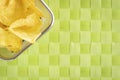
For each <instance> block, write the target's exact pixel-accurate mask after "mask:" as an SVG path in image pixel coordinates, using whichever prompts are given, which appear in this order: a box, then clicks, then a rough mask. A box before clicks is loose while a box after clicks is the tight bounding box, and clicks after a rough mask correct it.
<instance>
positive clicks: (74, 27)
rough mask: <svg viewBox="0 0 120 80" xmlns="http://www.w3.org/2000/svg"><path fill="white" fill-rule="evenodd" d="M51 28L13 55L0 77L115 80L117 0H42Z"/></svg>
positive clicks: (119, 42) (119, 25)
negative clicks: (52, 17)
mask: <svg viewBox="0 0 120 80" xmlns="http://www.w3.org/2000/svg"><path fill="white" fill-rule="evenodd" d="M45 2H46V3H47V4H48V5H49V6H50V8H51V9H52V11H53V13H54V15H55V23H54V25H53V27H52V28H51V30H50V31H49V32H48V33H47V34H45V35H44V36H43V37H42V38H41V39H40V40H39V41H38V42H36V43H35V44H34V45H32V46H31V47H30V48H29V49H27V50H26V51H25V52H24V53H23V54H21V55H20V56H19V57H18V58H17V59H15V60H13V61H3V60H0V80H120V0H45Z"/></svg>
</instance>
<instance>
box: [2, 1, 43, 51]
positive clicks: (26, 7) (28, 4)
mask: <svg viewBox="0 0 120 80" xmlns="http://www.w3.org/2000/svg"><path fill="white" fill-rule="evenodd" d="M41 17H43V14H42V13H41V12H40V10H39V9H38V8H37V7H36V6H35V3H34V0H1V1H0V47H2V48H7V49H8V50H10V51H11V52H14V53H16V52H19V51H20V50H21V48H22V42H23V40H25V41H28V42H30V43H33V42H34V41H35V40H36V39H37V37H38V36H39V34H40V29H41V26H42V20H41V19H40V18H41Z"/></svg>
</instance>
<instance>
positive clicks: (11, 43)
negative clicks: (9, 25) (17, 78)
mask: <svg viewBox="0 0 120 80" xmlns="http://www.w3.org/2000/svg"><path fill="white" fill-rule="evenodd" d="M0 47H2V48H4V47H6V48H7V49H8V50H10V51H11V52H14V53H15V52H18V51H20V50H21V48H22V39H20V38H19V37H17V36H16V35H14V34H13V33H11V32H9V31H8V30H4V29H2V28H0Z"/></svg>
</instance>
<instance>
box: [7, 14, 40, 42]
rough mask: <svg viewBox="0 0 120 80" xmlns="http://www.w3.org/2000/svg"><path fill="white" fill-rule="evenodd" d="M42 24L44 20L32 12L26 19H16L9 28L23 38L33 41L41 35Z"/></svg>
mask: <svg viewBox="0 0 120 80" xmlns="http://www.w3.org/2000/svg"><path fill="white" fill-rule="evenodd" d="M41 25H42V22H41V21H40V18H39V16H38V15H36V14H31V15H29V16H27V17H26V18H25V19H19V20H17V21H15V22H14V23H13V24H12V25H11V26H10V27H9V30H10V31H11V32H12V33H13V34H15V35H17V36H18V37H20V38H22V39H23V40H26V41H28V42H30V43H33V42H34V41H35V40H36V38H37V37H38V36H39V35H40V29H41Z"/></svg>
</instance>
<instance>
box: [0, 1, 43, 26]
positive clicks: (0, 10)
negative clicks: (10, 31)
mask: <svg viewBox="0 0 120 80" xmlns="http://www.w3.org/2000/svg"><path fill="white" fill-rule="evenodd" d="M31 13H38V14H40V15H42V13H41V12H40V10H39V9H37V8H36V7H35V4H34V2H33V0H32V1H31V0H1V1H0V22H1V23H3V24H4V25H6V26H10V25H11V24H12V23H13V22H14V21H16V20H18V19H20V18H24V17H26V16H28V15H30V14H31Z"/></svg>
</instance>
